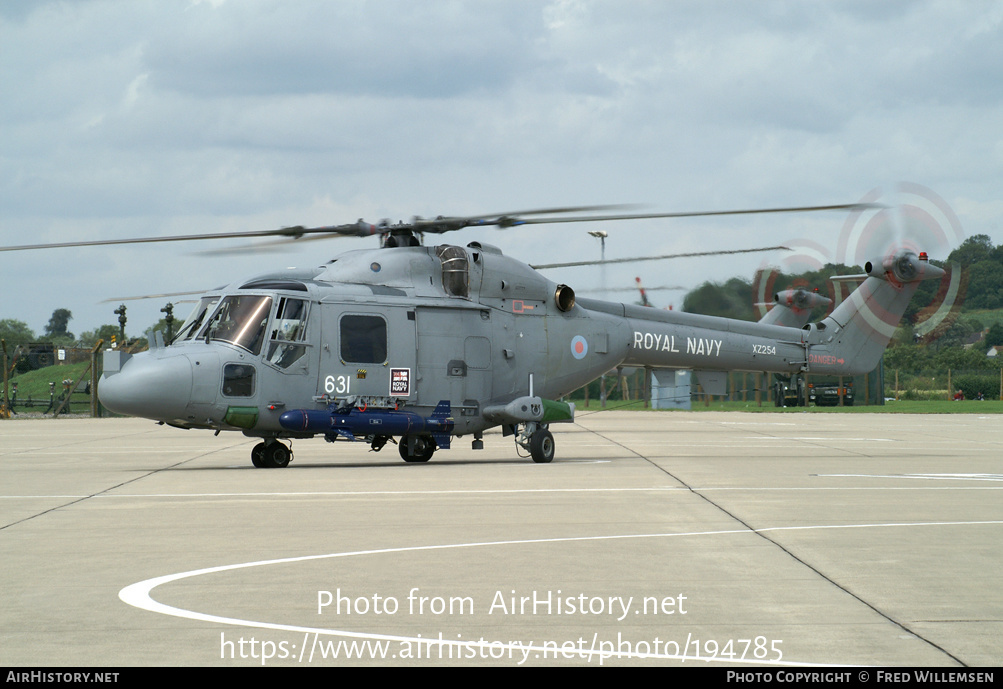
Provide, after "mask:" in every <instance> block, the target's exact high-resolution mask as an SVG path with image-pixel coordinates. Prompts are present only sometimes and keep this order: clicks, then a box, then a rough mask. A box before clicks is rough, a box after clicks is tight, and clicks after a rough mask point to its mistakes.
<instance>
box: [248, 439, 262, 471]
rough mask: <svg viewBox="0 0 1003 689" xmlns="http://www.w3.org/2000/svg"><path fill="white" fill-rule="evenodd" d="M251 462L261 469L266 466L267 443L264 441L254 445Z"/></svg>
mask: <svg viewBox="0 0 1003 689" xmlns="http://www.w3.org/2000/svg"><path fill="white" fill-rule="evenodd" d="M251 464H253V465H254V466H256V467H257V468H259V469H262V468H264V466H265V444H264V443H258V444H257V445H255V446H254V449H253V450H251Z"/></svg>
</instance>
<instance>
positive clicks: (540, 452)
mask: <svg viewBox="0 0 1003 689" xmlns="http://www.w3.org/2000/svg"><path fill="white" fill-rule="evenodd" d="M529 454H531V455H532V456H533V461H534V462H536V463H537V464H547V463H549V462H550V461H551V460H552V459H553V458H554V436H553V435H552V434H551V432H550V431H548V430H547V429H546V428H540V429H537V431H536V432H535V433H533V435H532V437H531V438H530V439H529Z"/></svg>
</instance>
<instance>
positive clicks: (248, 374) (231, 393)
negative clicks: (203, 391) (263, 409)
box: [223, 364, 254, 397]
mask: <svg viewBox="0 0 1003 689" xmlns="http://www.w3.org/2000/svg"><path fill="white" fill-rule="evenodd" d="M253 394H254V367H253V366H250V365H248V364H227V365H226V366H224V367H223V395H225V396H226V397H250V396H251V395H253Z"/></svg>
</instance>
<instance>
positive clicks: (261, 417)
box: [5, 204, 943, 467]
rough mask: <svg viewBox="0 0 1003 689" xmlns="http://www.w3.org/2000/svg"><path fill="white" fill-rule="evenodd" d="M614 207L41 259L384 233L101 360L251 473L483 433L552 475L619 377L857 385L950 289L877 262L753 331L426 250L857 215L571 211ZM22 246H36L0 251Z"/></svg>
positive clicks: (522, 267)
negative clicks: (724, 218)
mask: <svg viewBox="0 0 1003 689" xmlns="http://www.w3.org/2000/svg"><path fill="white" fill-rule="evenodd" d="M868 207H873V206H868ZM608 208H609V207H599V206H596V207H587V208H562V209H545V210H540V211H527V212H523V213H506V214H497V215H486V216H472V217H439V218H436V219H433V220H423V219H417V218H416V219H414V220H413V221H412V222H410V223H398V224H394V225H391V224H389V223H387V222H384V223H381V224H379V225H371V224H368V223H364V222H362V221H359V222H357V223H352V224H348V225H339V226H329V227H319V228H304V227H292V228H281V229H278V230H267V231H261V232H246V233H227V234H213V235H198V236H182V237H166V238H156V239H136V240H106V241H101V240H99V241H88V242H71V243H65V244H60V245H46V246H49V247H51V246H82V245H101V244H112V243H130V242H147V241H186V240H190V239H204V238H230V237H237V236H241V237H248V236H251V237H260V236H271V237H280V238H285V239H287V240H301V239H302V238H306V237H309V236H319V235H342V236H346V235H347V236H369V235H380V236H382V239H383V246H382V248H379V249H371V250H357V251H350V252H348V253H345V254H342V255H340V256H338V257H337V258H334V259H333V260H330V261H328V262H327V263H325V264H323V265H320V266H317V267H315V268H310V269H305V270H304V269H290V270H283V271H276V272H273V273H268V274H265V275H259V276H257V277H253V278H250V279H243V280H238V281H236V282H233V283H231V284H229V285H227V286H225V287H223V288H221V289H217V290H212V291H210V292H206V293H205V294H203V295H202V296H201V298H200V300H199V302H198V304H197V305H196V307H195V308H194V310H193V311H192V313H191V315H190V316H189V317H188V318H187V320H186V321H185V323H184V325H183V326H182V327H181V328H180V330H179V331H178V333H177V335H176V336H175V337H174V338H173V339H172V340H171V341H170V342H164V341H163V338H162V336H160V335H159V333H158V334H157V335H156V336H155V339H154V343H153V345H152V347H151V349H150V350H149V351H147V352H143V353H140V354H136V355H130V354H127V353H125V352H122V351H108V352H105V354H104V373H103V375H102V377H101V380H100V384H99V391H98V394H99V397H100V399H101V402H102V404H104V405H105V406H106V407H107V408H108V409H110V410H111V411H113V412H117V413H121V414H126V415H130V416H139V417H144V418H149V419H152V420H155V421H158V422H160V423H164V424H167V425H170V426H175V427H178V428H184V429H192V428H200V429H211V430H215V431H216V432H217V433H218V432H220V431H223V430H232V431H240V432H243V433H244V434H245V435H247V436H249V437H253V438H260V439H261V442H259V443H258V444H257V445H255V447H254V448H253V450H252V451H251V460H252V463H253V464H254V465H255V466H256V467H284V466H286V465H288V464H289V462H290V460H291V459H292V452H291V449H290V446H289V445H287V444H286V443H285V442H282V441H283V440H288V441H291V440H296V439H305V438H311V437H314V436H317V435H322V436H324V438H325V439H326V440H328V441H330V442H335V441H343V440H348V441H364V442H367V443H368V444H369V445H370V447H371V448H372V449H373V450H375V451H379V450H381V449H382V448H383V447H384V446H385V445H386V444H387V443H388V442H393V443H396V444H397V445H398V448H399V452H400V455H401V457H402V458H403V459H404V461H406V462H426V461H428V460H429V459H430V458H431V457H432V455H433V453H434V452H435V451H436V450H439V449H449V448H450V446H451V443H452V440H453V438H458V437H463V436H467V435H469V436H471V437H472V439H473V440H472V448H473V449H475V450H476V449H481V448H483V439H482V438H483V434H484V432H485V431H486V430H488V429H490V428H493V427H498V426H500V427H501V429H502V434H503V435H504V436H513V437H514V440H515V442H516V444H517V445H518V446H519V447H521V448H523V449H524V450H526V451H528V452H529V454H530V455H531V457H532V459H533V461H535V462H540V463H546V462H550V461H551V460H552V459H553V458H554V455H555V444H554V437H553V435H552V433H551V432H550V430H549V425H550V424H552V423H562V422H571V421H573V419H574V411H575V410H574V406H573V405H572V404H569V403H566V402H562V401H560V398H561V397H562V396H564V395H567V394H569V393H570V392H572V391H573V390H576V389H578V388H580V387H581V386H583V385H585V384H587V383H589V382H590V381H592V380H594V379H595V378H597V377H599V376H600V375H601V374H603V373H605V372H607V371H610V370H611V369H615V368H616V367H643V368H669V369H673V368H674V369H682V368H685V369H693V370H694V371H695V372H696V373H697V376H698V377H699V378H700V380H701V383H702V384H703V385H704V388H705V389H706V390H707V391H708V392H710V393H711V394H720V393H718V392H715V391H714V389H713V387H714V385H715V384H716V383H715V381H723V378H724V372H726V371H729V370H739V371H767V372H775V373H785V374H793V373H799V372H800V373H807V372H809V371H810V372H811V373H813V374H815V373H821V374H832V375H853V374H857V373H863V372H865V371H870V370H871V369H873V368H874V366H875V365H876V364H877V361H878V359H879V358H880V356H881V354H882V352H883V351H884V348H885V346H886V345H887V343H888V341H889V339H890V338H891V336H892V334H893V333H894V330H895V327H896V325H897V323H898V321H899V319H900V318H901V316H902V314H903V312H904V310H905V308H906V305H907V304H908V302H909V299H910V297H911V296H912V295H913V293H914V292H915V290H916V288H917V286H918V283H919V281H921V280H925V279H932V278H939V277H941V276H942V275H943V271H942V270H941V269H940V268H937V267H936V266H933V265H931V264H930V263H929V262H928V260H927V257H926V255H925V254H919V255H918V256H917V255H916V254H915V253H912V252H910V251H904V250H903V251H898V252H896V253H893V254H891V255H888V256H884V257H878V258H876V259H875V260H873V261H869V262H867V263H866V265H865V266H864V270H865V272H866V274H867V278H866V279H865V280H864V282H863V283H862V284H861V286H860V287H859V288H858V289H857V290H856V291H854V292H853V293H852V294H850V296H849V297H848V298H847V299H846V300H845V301H843V303H842V304H840V305H839V306H838V307H837V308H836V309H835V310H834V311H833V312H832V313H831V314H830V315H829V316H827V317H826V318H824V319H823V320H821V321H819V322H817V323H809V324H805V325H804V326H803V327H791V325H785V323H788V321H786V320H783V319H781V318H780V316H781V314H783V313H784V312H783V311H778V312H777V317H776V318H774V319H768V320H767V321H765V322H763V321H761V322H758V323H757V322H746V321H738V320H731V319H726V318H719V317H713V316H701V315H696V314H691V313H682V312H678V311H662V310H659V309H653V308H646V307H643V306H634V305H628V304H621V303H613V302H606V301H600V300H597V299H585V298H576V296H575V292H574V290H573V289H572V288H571V287H570V286H568V285H565V284H557V283H555V282H552V281H551V280H548V279H547V278H546V277H544V276H543V275H541V274H540V273H539V272H537V270H535V269H534V268H533V267H531V266H529V265H527V264H525V263H522V262H521V261H518V260H516V259H515V258H512V257H509V256H505V255H503V254H502V252H501V251H500V250H499V249H497V248H495V247H493V246H491V245H488V244H483V243H480V242H471V243H469V244H467V245H466V246H455V245H450V244H441V245H435V246H425V245H422V243H421V241H420V238H421V237H422V236H423V235H429V234H442V233H445V232H449V231H453V230H458V229H462V228H466V227H488V226H495V227H500V228H505V227H515V226H520V225H529V224H539V223H553V222H594V221H599V220H606V221H610V220H634V219H641V218H655V217H691V216H697V215H730V214H741V213H763V212H794V211H815V210H840V209H843V210H850V209H859V208H861V204H846V205H839V206H824V207H802V208H784V209H769V210H755V211H722V212H712V213H662V214H620V215H616V214H613V215H584V216H582V215H578V216H573V215H569V213H573V212H584V211H588V212H595V211H598V210H605V209H608ZM555 216H556V217H555ZM25 248H39V247H37V246H32V247H8V248H7V249H5V250H10V249H25ZM788 296H791V298H793V296H792V295H784V297H783V298H784V299H786V298H787V297H788ZM777 298H778V299H780V298H781V297H779V296H778V297H777ZM771 313H772V312H771ZM771 320H774V321H775V322H770V321H771ZM721 384H722V385H723V382H722V383H721Z"/></svg>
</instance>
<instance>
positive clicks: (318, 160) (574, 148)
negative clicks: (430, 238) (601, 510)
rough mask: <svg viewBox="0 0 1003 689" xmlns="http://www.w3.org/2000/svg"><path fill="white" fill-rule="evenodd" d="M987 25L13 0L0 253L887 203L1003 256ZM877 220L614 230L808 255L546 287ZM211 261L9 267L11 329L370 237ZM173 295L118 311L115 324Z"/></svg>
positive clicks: (711, 10) (495, 236)
mask: <svg viewBox="0 0 1003 689" xmlns="http://www.w3.org/2000/svg"><path fill="white" fill-rule="evenodd" d="M1001 20H1003V3H1000V2H998V1H990V0H986V1H984V2H960V1H958V0H948V1H944V2H933V1H930V2H923V1H917V2H895V1H891V0H880V1H877V0H848V1H846V2H810V1H806V0H796V1H791V2H765V1H764V2H744V1H743V2H740V1H738V0H732V1H731V2H712V1H709V0H694V1H692V2H690V1H681V0H680V1H674V0H658V1H655V2H632V1H630V0H626V1H625V0H616V1H615V2H614V1H612V0H611V1H609V2H603V1H595V2H592V1H588V0H556V1H552V2H534V1H518V0H502V1H500V2H491V1H489V0H475V1H471V2H462V1H459V0H457V1H451V2H440V1H437V0H434V1H432V2H424V3H416V2H413V1H402V2H396V1H385V2H382V1H374V2H362V1H355V2H350V1H347V0H345V1H339V2H331V1H329V0H297V1H296V2H277V1H266V0H226V1H223V0H213V1H202V2H194V1H187V0H176V1H165V0H160V1H157V2H153V1H149V2H140V1H136V0H123V1H116V0H74V1H72V2H45V1H43V0H32V1H27V0H25V1H21V0H5V2H3V3H0V85H2V88H3V98H2V100H0V244H3V245H15V244H23V243H31V242H58V241H68V240H74V239H80V238H92V239H105V238H113V237H133V236H156V235H173V234H188V233H192V234H194V233H205V232H219V231H237V230H263V229H270V228H275V227H281V226H285V225H296V224H303V225H328V224H340V223H347V222H353V221H355V220H356V219H358V218H365V219H366V220H367V221H371V222H375V221H378V220H380V219H381V218H391V219H393V220H399V219H410V218H411V217H412V216H414V215H422V216H435V215H439V214H445V215H457V214H464V215H465V214H474V213H489V212H498V211H505V210H518V209H524V208H539V207H548V206H561V205H582V204H608V203H640V204H645V206H646V207H647V208H648V209H650V210H653V211H654V210H664V211H691V210H719V209H732V208H755V207H773V206H783V205H815V204H831V203H847V202H854V201H858V200H861V199H863V198H877V199H878V200H881V201H884V202H893V201H899V202H903V203H905V204H906V205H908V206H914V207H916V208H921V209H922V212H918V213H913V215H916V216H918V217H921V218H922V219H923V221H922V222H923V223H925V227H924V228H922V229H921V230H920V231H919V232H918V234H919V235H920V239H921V242H924V243H925V245H924V247H923V248H927V249H928V250H930V251H931V255H932V256H933V257H934V258H946V254H947V252H948V251H949V250H950V245H953V244H957V243H958V242H959V241H960V240H961V239H962V238H963V237H964V236H970V235H973V234H988V235H989V236H990V237H992V240H993V243H994V244H1003V198H1001V195H1000V192H1001V190H1003V127H1001V123H1003V107H1001V105H1003V36H1001V27H1000V25H1001ZM901 182H905V183H908V184H906V185H904V186H898V185H899V183H901ZM897 189H898V190H897ZM865 215H866V214H865ZM867 221H868V218H866V217H860V218H848V217H847V214H845V213H822V214H813V215H798V216H773V217H769V218H766V217H759V216H757V217H745V218H729V219H699V220H665V221H640V222H634V223H620V222H617V223H608V224H606V225H605V226H603V228H602V229H604V230H606V231H607V232H608V233H609V239H608V240H607V249H606V253H607V256H608V257H610V258H613V257H621V256H637V255H646V254H649V255H650V254H661V253H673V252H690V251H708V250H713V249H720V248H747V247H756V246H769V245H774V244H780V243H790V242H793V243H794V244H796V245H797V246H796V248H798V247H800V248H798V251H797V252H795V254H796V255H795V256H792V255H790V254H787V253H784V252H774V253H771V254H757V255H747V256H744V257H735V258H727V259H723V258H705V259H688V260H674V261H664V262H659V263H642V264H637V265H635V266H629V267H616V268H614V267H608V268H607V269H606V270H605V271H600V270H599V269H596V268H576V269H566V270H561V271H550V272H548V273H547V275H548V277H551V279H554V280H557V281H560V282H567V283H568V284H570V285H572V286H573V287H575V288H576V290H578V291H579V292H584V291H587V290H588V289H590V288H596V287H599V286H602V283H603V282H605V283H606V285H607V286H609V287H629V286H630V285H632V284H633V279H634V277H635V276H640V277H642V279H643V280H644V282H645V283H646V284H647V285H648V286H652V287H654V286H659V285H685V286H688V287H695V286H697V285H699V284H700V283H701V282H703V281H705V280H715V281H723V280H726V279H728V278H729V277H732V276H734V275H740V276H743V277H746V278H751V277H752V274H753V273H754V272H755V270H756V269H757V268H758V267H760V266H761V265H763V264H764V263H766V262H769V263H773V264H777V265H788V266H794V264H796V263H798V261H799V260H800V259H801V258H804V257H805V256H807V255H810V256H811V257H815V258H817V259H819V260H821V259H835V258H840V257H842V256H843V255H847V254H849V255H851V257H852V255H855V254H856V253H859V252H860V251H865V250H870V251H872V252H874V251H880V250H883V248H884V247H874V248H870V249H868V248H866V247H864V248H862V247H861V245H862V244H865V243H867V242H869V241H870V240H869V239H868V240H865V239H861V237H867V236H869V235H868V233H867V232H864V233H862V234H861V232H860V227H861V226H863V225H866V223H867ZM931 222H934V223H935V224H936V225H937V227H933V228H931V227H930V226H929V225H930V223H931ZM590 229H597V228H596V227H595V226H591V225H555V226H544V227H542V228H541V227H534V228H532V229H523V230H509V231H506V232H499V231H494V230H481V231H474V230H469V229H468V230H464V231H462V232H458V233H455V234H454V235H451V236H447V237H446V238H444V239H442V240H439V241H448V242H450V243H456V244H466V243H468V242H470V241H474V240H475V239H476V240H480V241H483V242H486V243H490V244H495V245H497V246H499V247H501V248H502V250H503V251H504V252H505V253H506V254H509V255H512V256H515V257H517V258H520V259H522V260H525V261H526V262H529V263H534V262H553V261H558V260H584V259H593V258H598V257H599V253H600V247H599V243H598V241H597V240H595V239H593V238H591V237H589V236H588V235H587V231H588V230H590ZM924 233H925V235H927V236H924ZM913 234H916V233H913ZM841 237H842V238H843V240H842V243H841V240H840V238H841ZM847 237H850V239H847ZM788 245H790V244H788ZM221 246H222V244H221V243H219V242H202V243H198V244H186V245H180V244H165V245H156V246H151V245H142V246H134V247H117V248H87V249H59V250H50V251H45V252H40V251H32V252H16V253H0V294H2V297H3V298H2V299H0V319H3V318H14V319H17V320H22V321H25V322H26V323H28V325H29V326H30V327H32V328H33V329H34V330H36V332H38V333H39V334H41V333H42V331H43V330H44V328H45V325H46V323H47V322H48V319H49V317H50V315H51V314H52V311H53V310H54V309H56V308H68V309H70V310H71V311H72V312H73V316H74V318H73V320H72V321H71V322H70V329H71V330H72V331H73V332H74V333H76V334H77V335H79V334H80V333H81V332H83V331H85V330H92V329H94V328H96V327H98V326H99V325H101V324H104V323H115V322H116V316H115V315H114V313H112V312H113V310H114V309H115V308H116V307H117V306H118V302H111V303H101V300H103V299H108V298H114V297H122V296H128V295H138V294H151V293H163V292H175V291H183V290H197V289H204V288H205V289H208V288H213V287H216V286H219V285H221V284H224V283H228V282H230V281H231V280H234V279H237V278H240V277H244V276H250V275H253V274H256V273H260V272H264V271H268V270H270V269H274V268H277V267H287V266H298V267H303V266H309V265H319V264H320V263H323V262H325V261H326V260H328V259H329V258H332V257H334V256H335V255H336V254H338V253H340V252H342V251H345V250H350V249H357V248H368V247H372V246H375V240H374V239H369V240H362V239H335V240H329V241H324V242H310V243H309V244H307V245H306V246H304V247H302V248H297V249H295V250H292V251H289V252H287V253H283V254H278V255H274V254H273V255H270V256H267V255H260V254H254V255H242V256H238V257H233V256H228V257H225V258H224V257H220V256H205V255H200V254H198V253H196V252H197V251H199V250H202V249H209V248H218V247H221ZM809 262H810V261H809ZM652 296H653V297H654V298H655V300H656V301H657V302H659V303H661V304H668V303H670V302H675V303H676V304H677V305H681V301H682V296H683V293H682V292H659V293H656V294H653V295H652ZM617 298H618V299H622V300H627V301H633V300H634V298H635V297H634V295H633V294H629V293H628V294H623V295H618V297H617ZM166 301H167V300H166V299H155V300H152V301H147V302H128V308H129V318H130V321H129V328H128V330H129V331H130V333H131V334H133V335H136V334H139V333H140V331H142V330H145V329H146V328H147V327H149V326H150V325H152V324H153V323H155V322H156V321H157V320H158V318H159V317H160V315H161V314H160V313H159V311H160V308H161V307H162V306H163V305H164V304H165V303H166ZM189 309H190V307H189V306H188V305H181V306H179V307H178V316H179V317H180V318H184V316H185V315H186V314H187V312H188V310H189Z"/></svg>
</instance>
